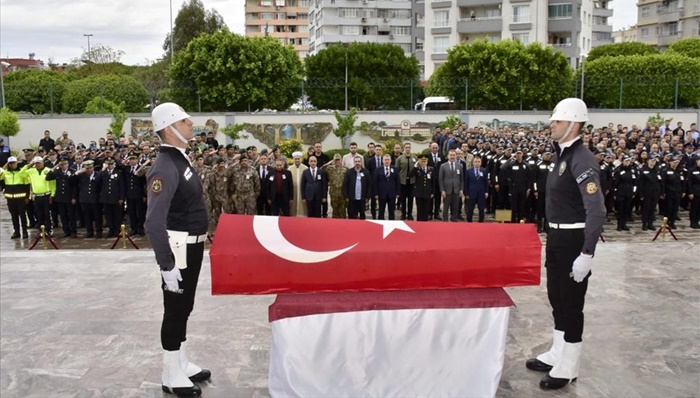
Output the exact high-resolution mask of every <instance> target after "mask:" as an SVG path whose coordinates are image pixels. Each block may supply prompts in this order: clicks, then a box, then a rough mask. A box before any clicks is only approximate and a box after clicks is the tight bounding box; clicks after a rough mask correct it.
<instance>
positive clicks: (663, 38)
mask: <svg viewBox="0 0 700 398" xmlns="http://www.w3.org/2000/svg"><path fill="white" fill-rule="evenodd" d="M681 37H682V36H681V33H680V32H675V33H666V34H660V35H659V36H658V37H657V41H656V45H658V46H660V47H666V46H669V45H671V44H673V43H675V42H677V41H678V40H680V39H681Z"/></svg>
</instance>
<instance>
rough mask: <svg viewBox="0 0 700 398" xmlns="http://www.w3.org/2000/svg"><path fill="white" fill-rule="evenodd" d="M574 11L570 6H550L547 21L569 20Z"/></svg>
mask: <svg viewBox="0 0 700 398" xmlns="http://www.w3.org/2000/svg"><path fill="white" fill-rule="evenodd" d="M573 11H574V6H573V5H572V4H550V5H549V19H565V18H571V16H572V13H573Z"/></svg>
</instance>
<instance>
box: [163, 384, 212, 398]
mask: <svg viewBox="0 0 700 398" xmlns="http://www.w3.org/2000/svg"><path fill="white" fill-rule="evenodd" d="M161 387H162V388H163V392H167V393H170V394H175V395H177V396H178V398H179V397H198V396H200V395H202V389H201V388H199V387H197V386H192V387H173V388H170V387H166V386H161Z"/></svg>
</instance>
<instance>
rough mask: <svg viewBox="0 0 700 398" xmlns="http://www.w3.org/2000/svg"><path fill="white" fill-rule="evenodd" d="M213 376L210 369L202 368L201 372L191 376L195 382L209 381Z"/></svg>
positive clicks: (191, 379)
mask: <svg viewBox="0 0 700 398" xmlns="http://www.w3.org/2000/svg"><path fill="white" fill-rule="evenodd" d="M210 378H211V371H210V370H209V369H202V371H201V372H199V373H197V374H196V375H193V376H190V381H191V382H193V383H201V382H203V381H207V380H209V379H210Z"/></svg>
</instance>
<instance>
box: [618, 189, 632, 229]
mask: <svg viewBox="0 0 700 398" xmlns="http://www.w3.org/2000/svg"><path fill="white" fill-rule="evenodd" d="M615 206H616V207H617V210H616V211H617V228H618V229H620V228H626V227H627V218H628V217H629V216H630V215H631V213H632V198H631V197H626V196H616V197H615Z"/></svg>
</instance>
